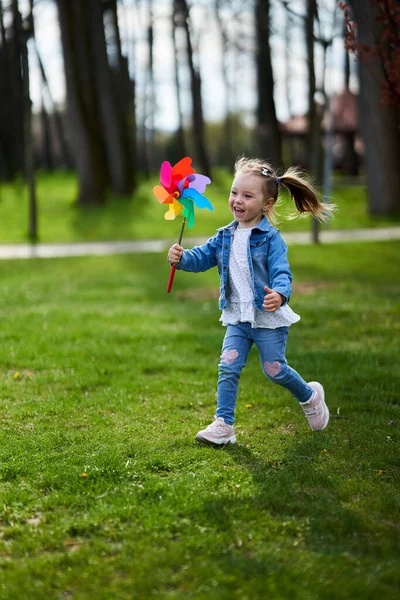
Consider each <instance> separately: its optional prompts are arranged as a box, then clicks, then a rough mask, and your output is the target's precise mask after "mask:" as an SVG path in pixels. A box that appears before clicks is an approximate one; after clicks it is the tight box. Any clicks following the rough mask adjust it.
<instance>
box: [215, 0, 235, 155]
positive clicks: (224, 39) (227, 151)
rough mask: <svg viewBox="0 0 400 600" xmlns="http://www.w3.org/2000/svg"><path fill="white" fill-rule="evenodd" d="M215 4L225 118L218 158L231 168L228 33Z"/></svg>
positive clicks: (230, 97)
mask: <svg viewBox="0 0 400 600" xmlns="http://www.w3.org/2000/svg"><path fill="white" fill-rule="evenodd" d="M214 3H215V6H214V8H215V15H216V20H217V27H218V31H219V35H220V38H221V75H222V81H223V83H224V99H225V118H224V139H223V144H222V148H221V150H220V156H221V158H222V164H225V165H227V166H231V165H232V163H233V160H234V151H233V120H232V109H231V99H232V94H231V89H230V88H231V86H230V82H229V75H228V66H227V54H228V47H229V45H228V33H227V30H226V27H224V23H223V19H222V15H221V0H214Z"/></svg>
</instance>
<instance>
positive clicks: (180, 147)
mask: <svg viewBox="0 0 400 600" xmlns="http://www.w3.org/2000/svg"><path fill="white" fill-rule="evenodd" d="M175 8H176V6H175V4H174V6H173V7H172V43H173V47H174V77H175V94H176V106H177V110H178V129H177V131H176V149H177V155H178V157H179V158H178V159H177V160H179V159H180V158H182V157H183V156H187V151H186V142H185V127H184V122H183V110H182V102H181V89H180V88H181V86H180V79H179V50H178V41H177V37H176V28H177V26H178V22H179V19H178V22H177V18H176V10H175Z"/></svg>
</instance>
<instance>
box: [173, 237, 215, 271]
mask: <svg viewBox="0 0 400 600" xmlns="http://www.w3.org/2000/svg"><path fill="white" fill-rule="evenodd" d="M217 237H218V234H217V235H215V236H214V237H212V238H210V239H209V240H208V241H207V242H206V243H205V244H203V245H202V246H195V247H194V248H192V249H191V250H184V251H183V255H182V258H181V260H180V262H179V263H178V264H177V265H176V268H177V269H181V270H182V271H190V272H191V273H200V272H202V271H208V269H211V268H212V267H215V266H216V264H217V253H216V246H217Z"/></svg>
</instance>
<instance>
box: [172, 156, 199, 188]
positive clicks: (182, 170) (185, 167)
mask: <svg viewBox="0 0 400 600" xmlns="http://www.w3.org/2000/svg"><path fill="white" fill-rule="evenodd" d="M191 165H192V159H191V158H190V157H189V156H185V158H182V159H181V160H180V161H179V162H177V163H176V165H174V166H173V167H172V172H171V180H172V181H174V182H176V184H177V183H178V181H180V180H181V179H183V178H184V177H187V176H188V175H192V174H193V173H194V169H193V167H192V166H191Z"/></svg>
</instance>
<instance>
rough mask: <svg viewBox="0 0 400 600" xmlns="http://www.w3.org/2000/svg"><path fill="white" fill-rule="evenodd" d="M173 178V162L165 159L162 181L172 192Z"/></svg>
mask: <svg viewBox="0 0 400 600" xmlns="http://www.w3.org/2000/svg"><path fill="white" fill-rule="evenodd" d="M171 179H172V167H171V164H170V163H169V162H168V161H167V160H165V161H164V162H163V163H162V165H161V169H160V183H161V185H162V186H163V187H165V189H167V190H168V191H169V192H171V191H172V190H171Z"/></svg>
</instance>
